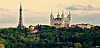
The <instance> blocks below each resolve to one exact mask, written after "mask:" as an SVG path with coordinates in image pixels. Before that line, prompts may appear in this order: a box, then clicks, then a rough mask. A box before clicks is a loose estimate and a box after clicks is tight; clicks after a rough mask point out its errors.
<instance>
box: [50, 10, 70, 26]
mask: <svg viewBox="0 0 100 48" xmlns="http://www.w3.org/2000/svg"><path fill="white" fill-rule="evenodd" d="M64 16H65V15H64V12H63V11H62V15H61V17H60V15H59V11H58V15H57V18H54V15H53V14H52V11H51V15H50V26H54V27H56V28H61V27H70V23H71V14H70V11H69V14H68V15H67V17H64Z"/></svg>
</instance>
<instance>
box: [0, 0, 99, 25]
mask: <svg viewBox="0 0 100 48" xmlns="http://www.w3.org/2000/svg"><path fill="white" fill-rule="evenodd" d="M20 2H22V8H23V15H22V16H23V24H24V25H25V26H27V27H28V26H29V25H37V24H47V25H49V17H50V12H51V10H52V12H53V15H54V16H55V17H56V16H57V12H58V10H59V12H60V15H61V14H62V10H64V13H65V17H66V16H67V14H68V10H70V12H71V15H72V21H71V24H77V23H90V24H93V25H100V22H99V21H100V0H0V27H10V26H11V27H16V26H17V25H18V18H19V5H20Z"/></svg>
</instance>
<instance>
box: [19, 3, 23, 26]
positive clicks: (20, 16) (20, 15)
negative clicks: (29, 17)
mask: <svg viewBox="0 0 100 48" xmlns="http://www.w3.org/2000/svg"><path fill="white" fill-rule="evenodd" d="M19 11H20V12H19V13H20V14H19V24H18V26H17V28H24V26H23V22H22V5H21V3H20V9H19Z"/></svg>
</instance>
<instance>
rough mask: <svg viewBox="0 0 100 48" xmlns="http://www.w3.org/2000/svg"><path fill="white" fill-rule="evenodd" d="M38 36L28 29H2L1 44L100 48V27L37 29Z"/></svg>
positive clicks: (33, 47) (28, 47) (22, 47)
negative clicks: (99, 47) (97, 47)
mask: <svg viewBox="0 0 100 48" xmlns="http://www.w3.org/2000/svg"><path fill="white" fill-rule="evenodd" d="M36 28H37V29H39V31H38V32H37V33H36V34H28V33H27V32H29V29H28V28H25V29H18V28H4V29H0V44H3V45H4V46H5V47H6V48H37V47H39V48H52V47H55V48H68V47H74V48H95V46H100V27H96V28H91V29H82V28H79V27H76V28H69V29H66V28H54V27H41V26H38V27H36Z"/></svg>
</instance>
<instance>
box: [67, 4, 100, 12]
mask: <svg viewBox="0 0 100 48" xmlns="http://www.w3.org/2000/svg"><path fill="white" fill-rule="evenodd" d="M65 9H67V10H88V11H94V10H96V11H98V10H99V11H100V7H93V6H92V5H87V6H84V5H72V6H69V7H65Z"/></svg>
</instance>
